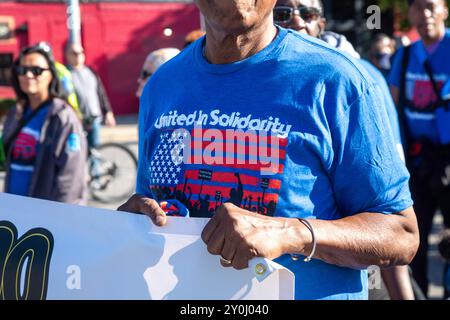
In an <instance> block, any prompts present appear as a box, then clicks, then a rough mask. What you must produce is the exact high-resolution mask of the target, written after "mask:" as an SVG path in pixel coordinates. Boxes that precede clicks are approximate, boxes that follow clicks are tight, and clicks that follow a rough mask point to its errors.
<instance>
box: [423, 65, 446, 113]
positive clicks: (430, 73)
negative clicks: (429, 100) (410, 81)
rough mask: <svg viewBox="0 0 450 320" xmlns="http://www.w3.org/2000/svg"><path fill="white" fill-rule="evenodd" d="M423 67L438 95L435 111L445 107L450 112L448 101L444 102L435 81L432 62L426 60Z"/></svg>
mask: <svg viewBox="0 0 450 320" xmlns="http://www.w3.org/2000/svg"><path fill="white" fill-rule="evenodd" d="M423 67H424V69H425V71H426V72H427V75H428V77H429V78H430V81H431V84H432V85H433V90H434V93H435V94H436V97H437V99H438V100H437V101H436V103H435V104H434V109H436V108H437V107H440V106H444V107H445V108H446V109H447V111H448V100H447V101H444V100H443V99H442V95H441V90H440V89H439V87H438V85H437V82H436V80H435V79H434V74H433V68H432V67H431V64H430V61H428V59H426V60H425V62H424V63H423Z"/></svg>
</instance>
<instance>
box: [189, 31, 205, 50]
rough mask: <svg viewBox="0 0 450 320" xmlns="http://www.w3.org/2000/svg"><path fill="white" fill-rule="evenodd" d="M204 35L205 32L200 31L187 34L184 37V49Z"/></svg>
mask: <svg viewBox="0 0 450 320" xmlns="http://www.w3.org/2000/svg"><path fill="white" fill-rule="evenodd" d="M204 35H205V31H203V30H201V29H197V30H193V31H191V32H189V33H188V34H187V35H186V37H185V38H184V48H186V47H187V46H189V45H190V44H191V43H193V42H195V41H197V40H198V39H200V38H201V37H203V36H204Z"/></svg>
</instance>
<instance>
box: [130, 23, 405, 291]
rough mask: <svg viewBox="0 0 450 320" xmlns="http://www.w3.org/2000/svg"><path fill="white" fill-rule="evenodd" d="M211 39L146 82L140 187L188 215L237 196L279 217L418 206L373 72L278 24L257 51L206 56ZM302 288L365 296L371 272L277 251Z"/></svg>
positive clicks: (210, 209)
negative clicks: (216, 58) (227, 57)
mask: <svg viewBox="0 0 450 320" xmlns="http://www.w3.org/2000/svg"><path fill="white" fill-rule="evenodd" d="M203 43H204V38H202V39H200V40H198V41H197V42H195V43H194V44H193V45H191V46H189V47H188V48H187V49H186V50H184V51H183V52H181V53H180V54H179V55H178V56H177V57H175V58H174V59H172V60H171V61H169V62H168V63H166V64H164V65H163V66H162V67H160V69H158V71H157V72H156V73H155V74H154V75H153V76H152V78H151V79H150V81H149V82H148V84H147V85H146V86H145V89H144V92H143V95H142V97H141V104H140V114H139V168H138V178H137V192H138V193H141V194H144V195H147V196H149V197H153V198H155V199H156V200H158V201H161V200H164V199H177V200H178V201H179V202H180V203H182V204H184V205H185V206H186V208H187V209H188V210H189V213H190V216H191V217H210V216H212V214H213V213H214V210H215V208H216V207H218V206H220V205H221V204H222V203H224V202H232V203H234V204H236V205H238V206H241V207H242V208H245V209H247V210H250V211H255V212H259V213H260V214H263V215H268V216H276V217H292V218H297V217H301V218H310V219H314V218H317V219H324V220H335V219H340V218H343V217H346V216H350V215H354V214H357V213H360V212H365V211H368V212H381V213H386V214H389V213H394V212H399V211H402V210H404V209H406V208H408V207H410V206H411V205H412V201H411V197H410V193H409V188H408V180H409V175H408V172H407V170H406V168H405V166H404V164H403V163H402V161H401V159H400V157H399V155H398V153H397V151H396V148H395V141H394V139H393V136H392V134H391V133H390V132H389V130H388V129H386V128H387V127H388V126H386V123H388V121H389V120H388V119H387V116H386V112H381V111H380V110H381V108H379V105H381V101H379V100H378V99H379V97H378V95H377V94H375V91H374V88H373V85H372V83H371V82H370V80H369V79H370V77H369V76H368V75H367V74H366V73H365V71H364V70H362V68H361V69H360V68H359V67H357V66H355V65H354V64H353V63H352V61H351V60H350V59H348V58H347V57H346V56H344V55H343V54H341V53H339V52H337V51H336V50H334V49H332V48H331V47H329V46H328V45H326V44H325V43H324V42H323V41H320V40H316V39H313V38H311V37H308V36H304V35H300V34H299V33H297V32H294V31H288V30H286V29H283V28H279V29H278V35H277V37H276V38H275V39H274V41H273V42H272V43H271V44H270V45H269V46H267V47H266V48H265V49H263V50H262V51H260V52H258V53H257V54H255V55H253V56H252V57H250V58H248V59H245V60H243V61H239V62H236V63H232V64H223V65H216V64H210V63H208V62H207V60H206V59H205V58H204V56H203V54H202V45H203ZM276 261H277V262H278V263H281V264H282V265H284V266H286V267H287V268H289V269H291V270H292V271H293V272H294V273H295V275H296V299H366V298H367V296H368V291H367V272H366V270H353V269H350V268H342V267H338V266H335V265H331V264H327V263H325V262H322V261H320V260H313V261H311V262H309V263H304V262H303V261H302V260H299V261H292V259H291V258H290V256H289V255H285V256H282V257H280V258H279V259H277V260H276Z"/></svg>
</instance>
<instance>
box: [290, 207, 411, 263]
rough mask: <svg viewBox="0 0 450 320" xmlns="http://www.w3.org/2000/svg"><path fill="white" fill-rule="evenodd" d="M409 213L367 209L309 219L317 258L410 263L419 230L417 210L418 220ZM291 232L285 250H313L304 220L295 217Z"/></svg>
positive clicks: (349, 261) (306, 251) (306, 252)
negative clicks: (357, 212) (336, 218)
mask: <svg viewBox="0 0 450 320" xmlns="http://www.w3.org/2000/svg"><path fill="white" fill-rule="evenodd" d="M408 210H411V211H412V209H411V208H410V209H408ZM407 214H408V216H405V215H402V214H391V215H384V214H379V213H367V212H365V213H360V214H357V215H354V216H351V217H346V218H343V219H339V220H332V221H327V220H313V219H312V220H308V221H309V222H310V223H311V225H312V228H313V230H314V233H315V237H316V242H317V248H316V252H315V254H314V258H316V259H320V260H323V261H324V262H327V263H330V264H334V265H338V266H343V267H349V268H354V269H365V268H367V267H368V266H371V265H378V266H381V267H383V266H384V267H387V266H394V265H405V264H408V263H409V262H410V260H412V258H413V257H414V255H415V252H416V251H417V247H418V232H417V223H416V221H415V216H414V211H412V217H413V218H414V219H413V220H414V221H411V220H412V218H411V212H407ZM292 223H295V224H293V225H292ZM287 234H288V236H287V237H286V241H285V245H286V246H285V252H288V253H299V254H302V255H304V256H307V255H309V254H310V252H311V250H312V237H311V234H310V231H309V230H308V229H307V228H306V227H305V226H304V225H303V224H302V223H301V222H300V221H296V222H294V221H292V222H291V225H290V227H289V231H288V232H287Z"/></svg>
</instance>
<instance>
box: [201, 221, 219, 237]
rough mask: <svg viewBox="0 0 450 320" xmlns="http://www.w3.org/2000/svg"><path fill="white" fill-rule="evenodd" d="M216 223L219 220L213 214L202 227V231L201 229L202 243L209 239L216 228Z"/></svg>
mask: <svg viewBox="0 0 450 320" xmlns="http://www.w3.org/2000/svg"><path fill="white" fill-rule="evenodd" d="M218 224H219V222H218V220H217V218H216V217H215V216H213V217H212V218H211V219H210V220H209V221H208V223H207V224H206V226H205V227H204V228H203V231H202V240H203V242H204V243H206V244H208V242H209V239H210V238H211V236H212V235H213V233H214V230H216V228H217V225H218Z"/></svg>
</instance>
